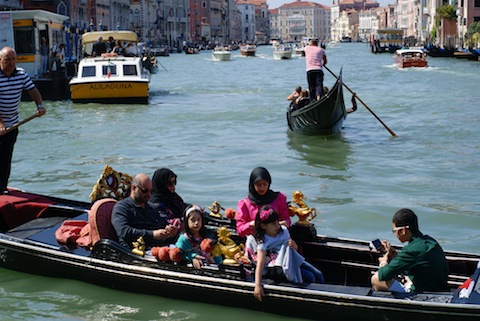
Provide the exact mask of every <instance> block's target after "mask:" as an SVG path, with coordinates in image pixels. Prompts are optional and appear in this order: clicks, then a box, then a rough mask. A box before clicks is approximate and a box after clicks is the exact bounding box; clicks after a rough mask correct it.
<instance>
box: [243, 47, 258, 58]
mask: <svg viewBox="0 0 480 321" xmlns="http://www.w3.org/2000/svg"><path fill="white" fill-rule="evenodd" d="M256 51H257V46H255V45H242V46H240V53H241V54H242V56H249V57H253V56H255V52H256Z"/></svg>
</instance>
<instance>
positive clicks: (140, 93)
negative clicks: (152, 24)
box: [70, 31, 150, 103]
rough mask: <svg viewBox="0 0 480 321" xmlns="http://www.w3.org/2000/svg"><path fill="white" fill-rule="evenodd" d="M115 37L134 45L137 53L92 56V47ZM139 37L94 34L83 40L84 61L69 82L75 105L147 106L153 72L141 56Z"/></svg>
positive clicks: (120, 34) (88, 34)
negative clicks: (145, 104)
mask: <svg viewBox="0 0 480 321" xmlns="http://www.w3.org/2000/svg"><path fill="white" fill-rule="evenodd" d="M99 37H101V38H102V41H103V42H106V41H108V39H109V38H110V37H113V39H114V40H115V41H117V40H119V41H121V42H123V43H128V44H130V43H131V44H132V47H133V48H134V50H133V51H134V53H131V54H129V53H126V52H123V53H114V52H110V53H103V54H101V56H91V55H89V54H88V53H91V52H92V48H93V44H94V43H96V42H97V41H98V39H99ZM137 42H138V38H137V34H136V33H134V32H132V31H93V32H87V33H85V34H83V36H82V44H83V53H84V58H83V59H82V60H80V63H79V65H78V73H77V75H76V76H75V77H73V78H72V80H71V81H70V92H71V99H72V101H73V102H101V103H103V102H110V103H112V102H118V103H147V102H148V86H149V83H150V72H149V71H148V70H147V69H146V68H145V67H144V65H143V63H142V57H141V55H140V54H139V52H138V46H137Z"/></svg>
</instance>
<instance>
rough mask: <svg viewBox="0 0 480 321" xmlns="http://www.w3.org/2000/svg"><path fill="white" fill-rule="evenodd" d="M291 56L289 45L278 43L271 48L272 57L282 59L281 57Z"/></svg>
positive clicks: (287, 57) (289, 57)
mask: <svg viewBox="0 0 480 321" xmlns="http://www.w3.org/2000/svg"><path fill="white" fill-rule="evenodd" d="M291 58H292V47H291V46H289V45H278V46H277V47H276V48H275V49H274V50H273V59H275V60H282V59H291Z"/></svg>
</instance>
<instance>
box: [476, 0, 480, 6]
mask: <svg viewBox="0 0 480 321" xmlns="http://www.w3.org/2000/svg"><path fill="white" fill-rule="evenodd" d="M475 8H480V0H475Z"/></svg>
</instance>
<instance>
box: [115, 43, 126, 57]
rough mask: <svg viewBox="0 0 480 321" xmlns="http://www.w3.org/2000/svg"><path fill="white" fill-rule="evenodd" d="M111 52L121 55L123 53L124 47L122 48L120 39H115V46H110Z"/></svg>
mask: <svg viewBox="0 0 480 321" xmlns="http://www.w3.org/2000/svg"><path fill="white" fill-rule="evenodd" d="M112 52H113V53H116V54H117V55H123V54H124V53H125V49H123V44H122V41H121V40H117V41H115V46H114V47H113V48H112Z"/></svg>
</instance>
